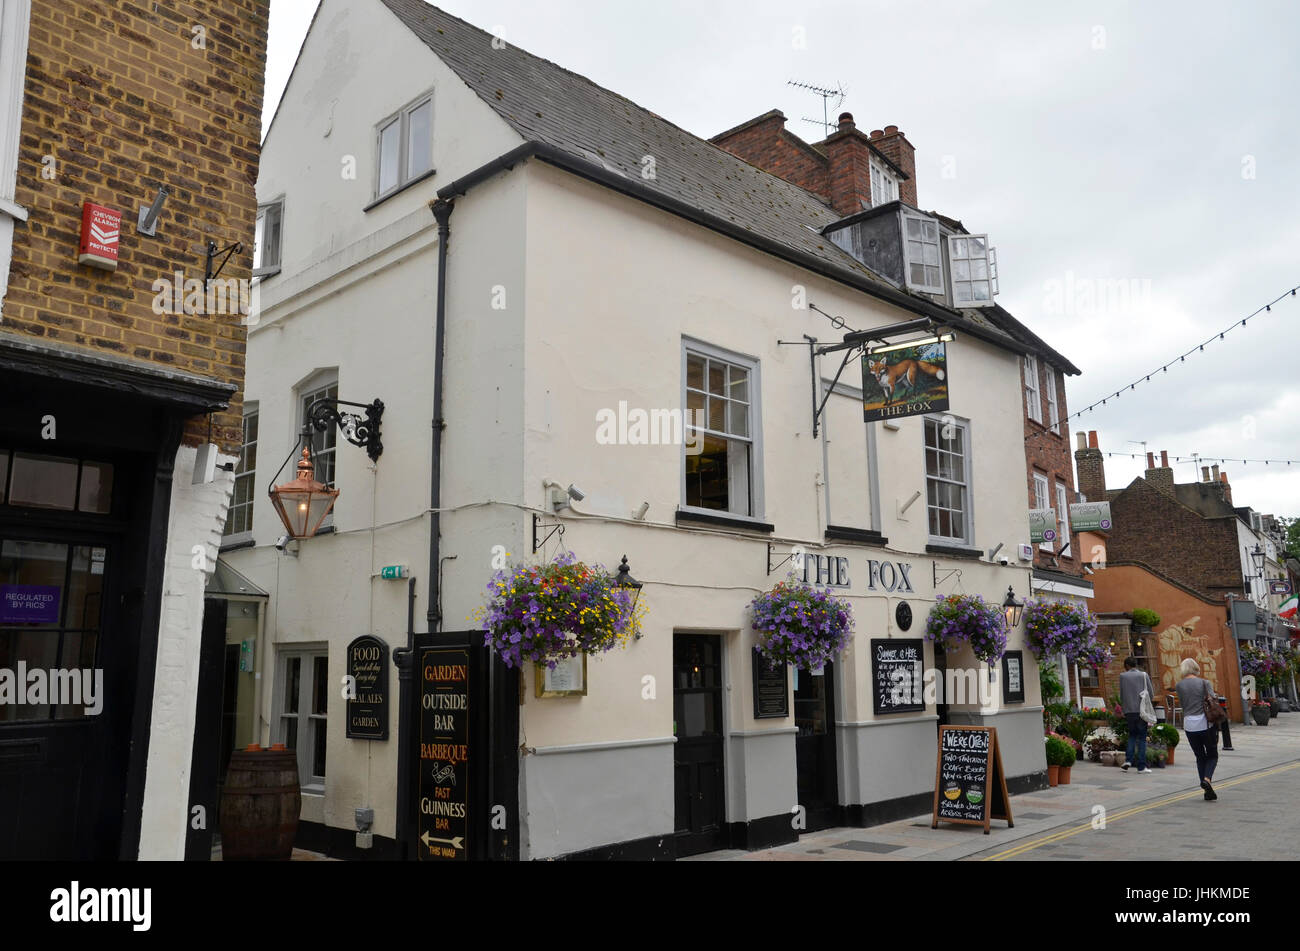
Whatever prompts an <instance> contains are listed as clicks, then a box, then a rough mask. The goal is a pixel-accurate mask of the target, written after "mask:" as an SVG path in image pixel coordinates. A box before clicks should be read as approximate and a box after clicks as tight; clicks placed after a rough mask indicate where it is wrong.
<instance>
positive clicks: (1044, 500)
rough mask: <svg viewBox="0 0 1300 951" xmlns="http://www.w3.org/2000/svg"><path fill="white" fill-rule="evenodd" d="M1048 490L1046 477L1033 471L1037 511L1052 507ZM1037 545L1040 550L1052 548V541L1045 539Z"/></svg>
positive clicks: (1050, 549)
mask: <svg viewBox="0 0 1300 951" xmlns="http://www.w3.org/2000/svg"><path fill="white" fill-rule="evenodd" d="M1049 492H1050V489H1049V488H1048V485H1047V477H1046V476H1040V475H1039V474H1038V473H1037V472H1035V473H1034V508H1036V509H1038V510H1039V511H1042V510H1043V509H1050V508H1051V507H1052V498H1051V495H1050V494H1049ZM1038 547H1039V549H1041V550H1042V551H1052V550H1053V548H1052V543H1051V542H1047V541H1042V542H1039V543H1038Z"/></svg>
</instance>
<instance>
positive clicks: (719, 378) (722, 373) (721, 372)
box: [709, 360, 727, 396]
mask: <svg viewBox="0 0 1300 951" xmlns="http://www.w3.org/2000/svg"><path fill="white" fill-rule="evenodd" d="M709 392H710V393H716V394H717V395H718V396H726V395H727V365H726V364H725V363H716V362H714V361H713V360H710V361H709Z"/></svg>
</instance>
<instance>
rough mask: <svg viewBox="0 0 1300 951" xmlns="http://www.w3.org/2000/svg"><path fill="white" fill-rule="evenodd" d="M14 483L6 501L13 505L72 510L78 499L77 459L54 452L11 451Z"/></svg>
mask: <svg viewBox="0 0 1300 951" xmlns="http://www.w3.org/2000/svg"><path fill="white" fill-rule="evenodd" d="M13 466H14V475H13V485H12V486H11V487H10V490H9V501H10V503H11V504H13V505H30V506H31V507H32V508H42V509H64V510H67V511H72V510H73V509H74V508H76V501H77V462H76V460H75V459H59V458H56V457H54V456H34V455H30V454H28V453H25V452H16V453H14V461H13Z"/></svg>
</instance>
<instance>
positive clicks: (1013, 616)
mask: <svg viewBox="0 0 1300 951" xmlns="http://www.w3.org/2000/svg"><path fill="white" fill-rule="evenodd" d="M1024 610H1025V604H1024V602H1023V601H1017V600H1016V593H1015V592H1014V591H1012V590H1011V586H1010V585H1007V596H1006V599H1005V600H1004V601H1003V602H1002V611H1003V613H1005V614H1006V616H1007V629H1008V630H1014V629H1015V626H1016V625H1017V624H1019V623H1020V615H1021V614H1023V613H1024Z"/></svg>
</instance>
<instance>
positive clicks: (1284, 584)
mask: <svg viewBox="0 0 1300 951" xmlns="http://www.w3.org/2000/svg"><path fill="white" fill-rule="evenodd" d="M1268 593H1269V594H1290V593H1291V582H1289V581H1270V582H1269V583H1268Z"/></svg>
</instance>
